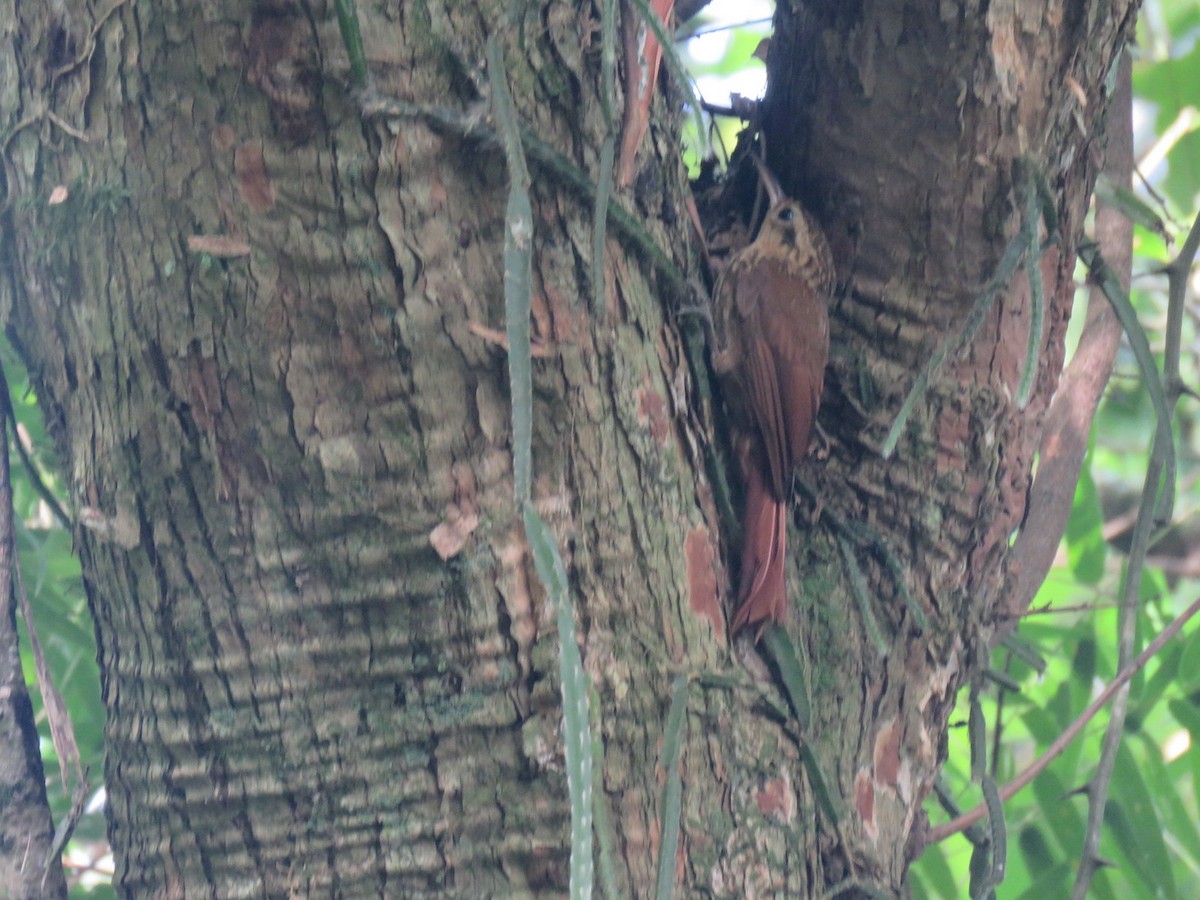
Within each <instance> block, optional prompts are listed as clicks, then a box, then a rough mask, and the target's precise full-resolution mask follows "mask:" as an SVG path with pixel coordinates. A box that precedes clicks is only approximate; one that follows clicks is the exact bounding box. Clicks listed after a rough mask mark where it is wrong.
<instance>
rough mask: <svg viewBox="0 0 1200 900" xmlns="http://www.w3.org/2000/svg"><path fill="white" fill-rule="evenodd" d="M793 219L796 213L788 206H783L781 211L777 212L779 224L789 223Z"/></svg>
mask: <svg viewBox="0 0 1200 900" xmlns="http://www.w3.org/2000/svg"><path fill="white" fill-rule="evenodd" d="M794 218H796V211H795V210H794V209H792V208H791V207H790V206H785V207H784V208H783V209H781V210H780V211H779V221H780V222H790V221H792V220H793V219H794Z"/></svg>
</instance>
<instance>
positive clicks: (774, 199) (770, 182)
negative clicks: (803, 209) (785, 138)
mask: <svg viewBox="0 0 1200 900" xmlns="http://www.w3.org/2000/svg"><path fill="white" fill-rule="evenodd" d="M750 158H751V159H752V160H754V166H755V168H757V169H758V177H759V178H761V179H762V183H763V187H765V188H766V189H767V197H768V198H770V200H771V205H772V206H774V205H775V204H776V203H778V202H779V201H780V200H782V199H783V188H781V187H780V186H779V182H778V181H776V180H775V176H774V175H772V174H771V170H770V169H768V168H767V164H766V163H765V162H763V161H762V160H761V159H759V156H758V154H757V153H751V154H750Z"/></svg>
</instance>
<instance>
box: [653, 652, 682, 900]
mask: <svg viewBox="0 0 1200 900" xmlns="http://www.w3.org/2000/svg"><path fill="white" fill-rule="evenodd" d="M687 695H688V678H687V676H686V675H678V676H676V678H675V680H674V681H673V682H672V683H671V708H670V710H669V711H668V712H667V724H666V727H665V728H664V729H663V744H662V761H663V763H664V764H665V766H664V768H665V769H666V772H667V783H666V788H665V790H664V791H663V812H662V842H661V844H660V846H659V851H658V880H657V883H656V887H655V891H654V896H655V898H656V900H670V898H671V894H672V893H673V891H674V887H675V854H676V853H677V852H678V850H679V820H680V816H681V815H682V812H683V779H682V778H681V777H680V774H679V751H680V749H681V747H682V745H683V724H684V720H685V719H686V713H687Z"/></svg>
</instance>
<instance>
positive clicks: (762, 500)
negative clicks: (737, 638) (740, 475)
mask: <svg viewBox="0 0 1200 900" xmlns="http://www.w3.org/2000/svg"><path fill="white" fill-rule="evenodd" d="M746 481H747V483H746V513H745V516H744V518H743V520H742V530H743V531H744V533H745V534H744V537H743V543H742V570H741V578H740V584H739V586H738V610H737V612H736V613H735V614H734V616H733V623H732V626H731V627H732V629H733V632H734V633H735V634H736V633H737V632H738V631H740V630H741V629H743V628H745V627H747V626H752V625H760V624H761V626H766V625H767V624H768V623H770V622H782V621H783V616H784V612H785V611H786V609H787V588H786V585H785V582H784V577H783V574H784V569H783V561H784V551H785V544H786V541H787V504H786V503H785V502H781V501H779V500H776V499H775V498H774V497H773V496H772V495H771V492H770V491H769V490H767V486H766V484H764V483H763V477H762V472H761V470H760V468H759V467H758V466H752V467H751V468H750V471H749V473H748V477H747V480H746ZM760 631H761V628H760Z"/></svg>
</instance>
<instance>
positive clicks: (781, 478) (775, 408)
mask: <svg viewBox="0 0 1200 900" xmlns="http://www.w3.org/2000/svg"><path fill="white" fill-rule="evenodd" d="M737 303H738V310H739V312H740V313H741V315H742V317H743V319H744V320H745V324H746V328H745V329H744V331H745V334H746V338H745V347H746V371H747V379H746V380H747V385H746V388H747V390H746V393H747V397H748V399H749V402H750V406H751V409H752V410H753V415H754V419H755V421H756V422H757V424H758V426H759V430H760V432H761V434H762V438H763V445H764V447H765V449H766V452H767V461H768V470H769V475H770V478H769V481H768V484H769V488H770V490H771V491H772V493H773V494H774V495H775V497H776V499H780V500H782V499H783V498H784V497H785V496H786V493H787V490H788V486H789V484H790V482H791V475H792V466H793V465H794V464H795V463H796V462H797V461H798V460H799V459H801V458H802V457H803V456H804V454H805V453H807V452H808V445H809V439H810V437H811V435H812V429H813V425H814V423H815V422H816V417H817V407H818V406H819V404H820V402H821V389H822V386H823V382H824V378H825V362H826V359H827V357H828V355H829V318H828V314H827V312H826V310H825V303H824V298H823V297H821V296H820V295H819V294H818V293H817V292H816V291H815V290H814V289H813V288H812V286H811V285H810V284H809V283H808V282H807V281H806V280H805V279H804V278H803V277H801V276H799V275H798V274H796V273H794V272H791V271H789V270H788V269H787V268H786V267H784V266H783V265H779V264H775V263H773V262H770V261H767V260H762V261H760V262H759V264H758V265H756V266H753V267H751V268H750V270H749V271H746V272H743V273H741V275H740V277H739V278H738V298H737Z"/></svg>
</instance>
